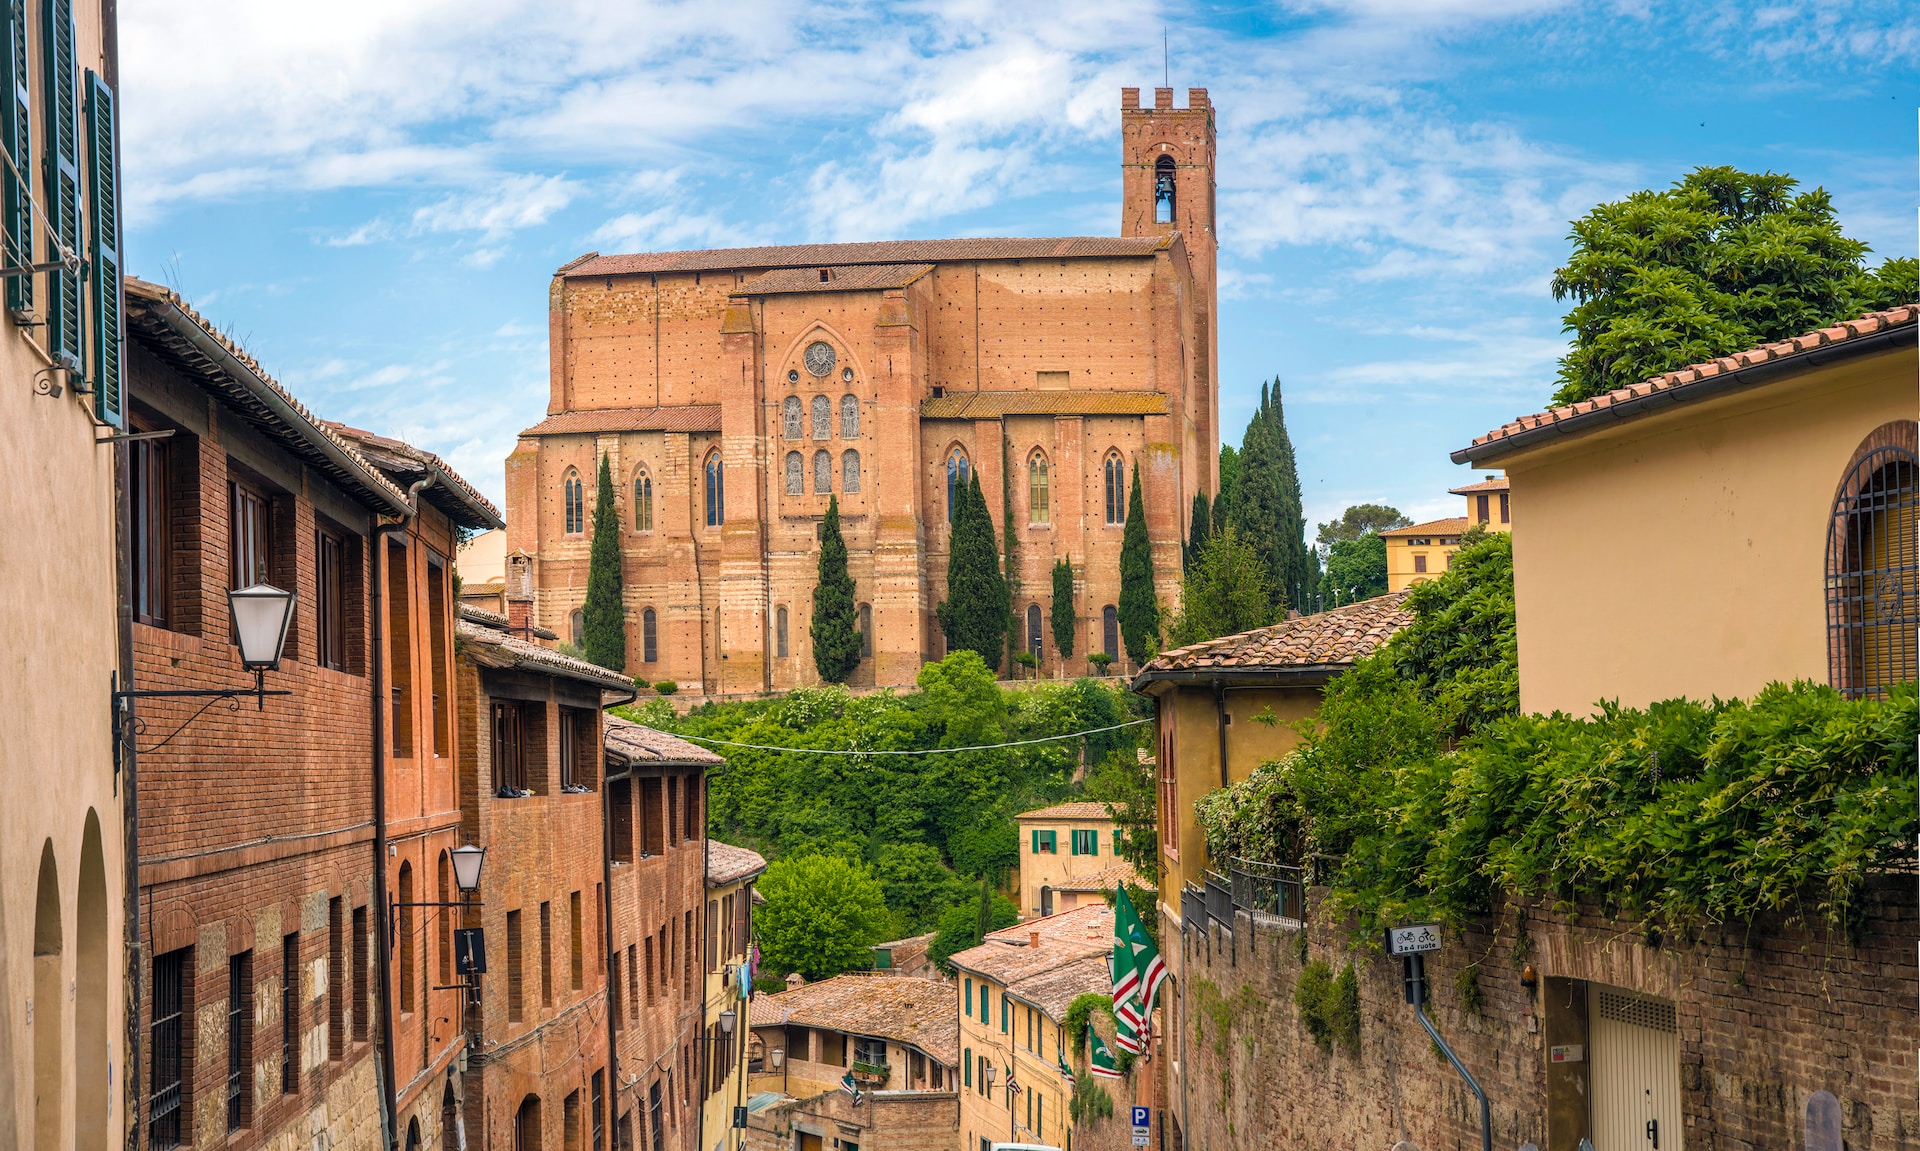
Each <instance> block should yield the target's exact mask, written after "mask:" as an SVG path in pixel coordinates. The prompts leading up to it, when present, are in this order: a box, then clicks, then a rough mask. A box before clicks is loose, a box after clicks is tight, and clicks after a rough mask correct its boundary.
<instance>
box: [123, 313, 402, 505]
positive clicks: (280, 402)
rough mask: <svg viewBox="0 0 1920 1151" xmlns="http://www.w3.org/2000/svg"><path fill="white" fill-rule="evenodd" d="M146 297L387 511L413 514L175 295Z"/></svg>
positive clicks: (171, 323)
mask: <svg viewBox="0 0 1920 1151" xmlns="http://www.w3.org/2000/svg"><path fill="white" fill-rule="evenodd" d="M143 298H144V299H146V300H148V301H150V302H151V303H153V304H157V305H159V312H160V316H161V318H162V319H163V320H164V321H165V322H166V325H167V326H168V327H169V328H172V329H173V331H174V332H175V334H177V335H179V336H180V337H181V338H183V339H185V340H186V341H187V342H188V343H189V344H192V345H193V347H194V350H195V351H197V352H199V353H200V354H201V355H203V356H205V357H207V358H208V359H210V360H212V361H213V362H214V363H215V364H216V365H218V366H219V368H220V370H221V371H223V372H225V373H226V374H227V376H228V377H229V378H231V379H232V380H233V381H234V382H235V383H237V384H239V385H240V386H241V387H242V388H245V389H246V390H247V392H248V394H250V395H252V396H253V397H254V398H255V399H257V400H259V401H260V402H261V403H262V404H265V405H266V406H267V409H268V410H269V411H271V412H272V413H273V414H274V415H276V416H278V417H280V419H281V420H282V421H283V422H284V423H286V424H287V425H288V426H289V427H292V428H294V429H295V430H296V431H298V432H299V433H300V438H301V439H303V440H305V441H306V442H307V443H308V444H309V445H310V446H312V447H313V448H314V449H315V450H316V451H318V452H319V453H320V454H321V455H323V456H325V457H327V459H329V460H331V461H332V462H333V463H334V464H335V465H337V466H338V467H340V468H341V469H343V470H344V471H346V472H347V473H348V474H349V475H352V476H354V477H355V478H357V479H358V480H359V481H360V484H361V486H362V487H364V488H366V489H367V490H368V491H370V492H375V493H378V495H379V496H380V498H381V500H382V501H383V502H384V503H385V504H386V505H387V507H386V509H385V510H386V511H388V512H389V513H391V514H393V515H400V516H409V515H412V514H413V511H414V509H413V508H411V507H409V506H407V502H406V500H404V499H402V498H399V496H398V494H397V493H395V492H393V491H391V490H390V489H391V487H392V485H391V484H389V483H387V481H386V480H385V479H384V478H382V477H380V476H378V475H375V474H374V473H373V472H372V471H371V470H369V468H368V467H367V465H366V464H365V463H363V462H362V461H361V460H359V459H358V458H356V457H355V456H354V455H353V453H351V452H349V451H348V450H347V449H345V448H343V447H341V446H340V445H339V444H338V443H336V442H334V440H333V438H332V437H330V436H328V435H326V434H325V433H324V432H321V431H320V429H319V428H317V427H315V426H314V423H313V420H312V418H311V417H309V416H308V415H307V414H306V413H304V412H302V411H300V410H299V409H297V408H295V407H294V406H293V405H292V404H290V403H288V402H287V398H286V397H285V396H283V395H281V394H280V393H279V392H278V391H277V390H276V389H274V388H270V387H267V386H265V383H264V381H262V380H261V379H260V377H259V375H258V374H257V373H255V372H254V370H253V369H252V368H250V367H248V366H247V365H246V364H244V363H242V362H241V361H240V360H239V359H238V358H237V357H235V356H234V354H233V353H232V352H230V351H228V350H227V349H226V348H225V347H223V346H222V345H221V343H220V341H218V340H216V339H214V338H213V337H212V336H209V335H208V334H207V332H206V330H205V329H204V328H202V327H201V326H200V325H199V324H196V323H194V322H193V320H192V319H191V318H189V317H188V316H187V315H186V313H184V312H182V311H181V310H180V307H179V305H178V304H176V303H175V302H174V301H173V300H172V299H169V298H167V297H161V298H159V299H154V298H153V297H151V296H147V297H143Z"/></svg>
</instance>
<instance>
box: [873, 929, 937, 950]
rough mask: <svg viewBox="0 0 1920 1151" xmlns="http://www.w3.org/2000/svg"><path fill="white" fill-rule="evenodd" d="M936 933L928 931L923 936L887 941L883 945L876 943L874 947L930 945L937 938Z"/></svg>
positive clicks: (910, 936)
mask: <svg viewBox="0 0 1920 1151" xmlns="http://www.w3.org/2000/svg"><path fill="white" fill-rule="evenodd" d="M939 936H940V933H939V932H938V931H929V932H927V933H926V934H925V935H909V936H907V937H906V938H905V939H889V940H887V941H886V942H885V943H876V944H874V946H875V947H907V946H911V945H913V944H916V943H932V942H933V941H934V940H935V939H937V938H939Z"/></svg>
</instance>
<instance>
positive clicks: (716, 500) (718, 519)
mask: <svg viewBox="0 0 1920 1151" xmlns="http://www.w3.org/2000/svg"><path fill="white" fill-rule="evenodd" d="M702 470H703V471H705V472H706V476H707V526H708V527H710V528H717V527H719V526H720V525H721V524H724V523H726V522H727V474H726V470H725V469H724V468H723V467H721V465H720V451H719V449H718V448H716V449H714V450H713V451H710V452H708V453H707V463H706V467H705V468H704V469H702Z"/></svg>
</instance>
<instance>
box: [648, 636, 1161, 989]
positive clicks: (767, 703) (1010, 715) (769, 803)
mask: <svg viewBox="0 0 1920 1151" xmlns="http://www.w3.org/2000/svg"><path fill="white" fill-rule="evenodd" d="M618 710H619V712H620V713H621V714H623V715H626V716H627V717H628V718H631V719H633V720H635V721H637V722H640V723H645V724H649V725H651V726H654V727H658V728H661V729H662V730H666V731H672V732H676V733H679V734H682V735H694V736H707V737H711V738H716V739H726V740H731V741H734V742H736V743H750V744H759V745H762V746H766V747H780V748H792V749H794V750H793V751H791V752H787V751H757V750H751V749H747V748H738V747H715V748H714V750H715V751H718V752H719V753H720V754H722V755H724V756H725V757H726V759H727V766H726V767H725V768H724V769H722V770H720V771H717V772H715V773H714V774H713V775H712V777H711V779H710V783H709V789H710V792H709V794H710V797H711V798H710V810H709V815H708V818H709V830H710V832H711V833H712V834H713V835H714V836H716V837H717V838H720V839H723V840H725V841H727V842H729V843H737V844H740V845H742V846H746V847H751V848H753V849H755V850H757V851H759V852H761V853H762V854H764V855H766V856H767V857H768V859H769V860H777V859H782V858H788V857H798V856H803V855H808V854H821V855H831V856H836V857H839V858H842V859H845V860H848V861H850V862H852V863H855V864H857V865H858V867H859V869H860V870H861V871H862V872H863V873H864V874H866V875H867V876H869V877H870V878H871V879H872V880H873V881H874V882H875V883H877V884H878V885H879V888H880V890H881V892H882V893H883V895H884V897H885V904H886V915H885V917H883V921H882V922H880V923H877V924H875V925H873V938H871V939H869V940H867V941H866V943H867V944H868V945H870V944H872V943H874V942H878V941H881V940H885V939H892V938H901V937H905V936H909V935H918V934H923V933H926V932H932V931H937V930H939V929H940V927H941V925H942V916H943V915H944V914H945V913H946V912H947V911H948V910H949V909H950V908H953V907H956V906H960V905H965V906H966V907H967V908H968V909H969V914H971V913H972V909H973V908H974V907H975V906H976V905H977V903H978V901H979V890H980V886H979V880H980V879H981V877H986V878H987V879H988V880H989V881H990V882H991V883H993V884H994V885H1000V884H1002V883H1004V882H1005V881H1006V880H1007V878H1008V876H1009V875H1010V874H1011V871H1012V868H1013V866H1014V865H1015V863H1016V862H1017V860H1018V850H1019V838H1018V830H1017V828H1016V826H1015V824H1014V820H1013V817H1014V816H1015V815H1016V814H1018V813H1019V812H1021V811H1026V810H1030V809H1032V808H1036V807H1043V806H1046V805H1048V804H1053V803H1060V802H1064V801H1066V800H1069V799H1074V798H1078V797H1079V794H1080V785H1079V784H1076V783H1075V782H1074V777H1075V775H1076V774H1078V773H1079V769H1080V767H1081V765H1082V764H1083V763H1084V764H1087V765H1093V764H1098V763H1100V762H1101V761H1103V760H1105V759H1106V758H1107V757H1108V756H1109V754H1110V753H1111V752H1113V751H1115V750H1117V749H1126V752H1127V754H1128V755H1129V756H1130V755H1132V754H1133V753H1132V749H1133V748H1135V747H1138V746H1141V742H1142V739H1143V738H1144V735H1143V733H1146V732H1150V731H1151V730H1152V729H1151V726H1150V725H1142V726H1139V727H1134V728H1127V729H1123V730H1121V731H1116V732H1109V733H1106V734H1103V735H1097V736H1089V737H1085V738H1082V739H1077V740H1062V741H1059V742H1055V743H1044V744H1035V745H1031V746H1027V747H1018V748H1010V749H1003V750H992V751H960V752H954V753H951V754H943V755H927V756H891V755H889V756H873V757H868V758H862V757H858V756H843V755H809V754H806V752H807V751H808V750H846V749H859V750H871V751H878V750H900V751H921V750H926V749H929V748H970V747H978V746H981V745H988V744H1000V743H1006V742H1012V741H1018V740H1026V739H1037V738H1042V737H1045V736H1050V735H1059V734H1062V733H1066V732H1075V731H1085V730H1088V729H1090V728H1098V727H1107V726H1111V725H1113V724H1118V723H1122V722H1125V721H1126V720H1129V719H1135V718H1140V717H1142V716H1144V715H1145V714H1146V711H1145V701H1144V700H1139V699H1137V698H1136V697H1132V696H1129V695H1128V694H1127V693H1125V692H1122V691H1119V690H1116V689H1115V688H1113V687H1111V686H1109V685H1107V684H1103V683H1101V682H1099V681H1097V680H1091V679H1083V680H1078V681H1074V682H1069V683H1045V682H1041V683H1033V684H1030V685H1026V686H1023V687H1021V688H1017V689H1003V688H1001V687H1000V686H999V685H998V684H997V683H996V682H995V680H994V673H993V671H992V670H991V669H989V668H988V667H987V665H986V663H985V661H983V660H982V659H981V658H980V657H979V655H977V654H976V653H974V652H972V651H957V652H954V653H953V654H952V655H949V656H948V657H947V658H946V659H944V660H942V661H941V662H939V663H935V664H928V665H927V666H926V667H924V668H922V669H921V672H920V677H919V682H918V685H917V690H914V691H910V692H893V691H880V692H874V693H872V694H868V695H858V696H856V695H854V694H852V693H851V692H849V691H848V690H847V689H846V688H844V687H837V686H836V687H821V688H802V689H799V690H796V691H793V692H790V693H788V694H787V695H785V696H783V697H780V698H777V699H771V700H755V701H746V702H739V703H722V704H711V703H710V704H703V705H702V706H700V707H698V708H695V709H694V710H693V711H692V712H691V713H689V714H688V715H685V716H679V717H675V716H674V715H673V714H672V709H671V707H670V706H669V705H668V704H667V703H666V702H665V701H650V702H649V703H647V704H644V705H639V706H635V707H628V708H622V709H618ZM769 898H771V896H770V897H769ZM836 954H845V953H844V952H836ZM775 974H784V972H778V971H776V972H775Z"/></svg>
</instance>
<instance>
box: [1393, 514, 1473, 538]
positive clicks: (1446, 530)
mask: <svg viewBox="0 0 1920 1151" xmlns="http://www.w3.org/2000/svg"><path fill="white" fill-rule="evenodd" d="M1466 530H1467V517H1465V516H1448V517H1447V518H1446V519H1443V520H1428V521H1427V522H1426V523H1423V524H1409V525H1407V526H1406V527H1403V528H1394V529H1393V530H1392V531H1384V532H1381V533H1380V538H1382V539H1398V538H1399V537H1401V536H1457V535H1459V534H1460V533H1461V532H1463V531H1466Z"/></svg>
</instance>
